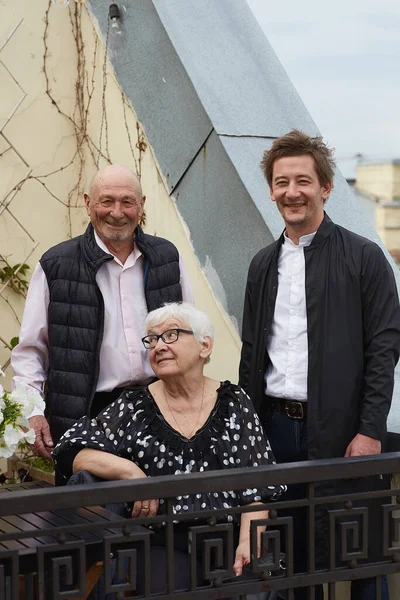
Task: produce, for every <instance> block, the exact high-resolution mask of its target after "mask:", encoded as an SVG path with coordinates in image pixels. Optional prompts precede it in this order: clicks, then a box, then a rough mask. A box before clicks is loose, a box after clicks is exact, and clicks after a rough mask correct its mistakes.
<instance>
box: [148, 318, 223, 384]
mask: <svg viewBox="0 0 400 600" xmlns="http://www.w3.org/2000/svg"><path fill="white" fill-rule="evenodd" d="M176 328H179V329H189V330H190V327H188V326H187V324H186V323H183V322H181V321H180V320H177V319H167V320H166V321H164V322H163V323H160V325H154V326H153V327H150V329H149V330H148V334H152V333H153V334H154V333H155V334H156V335H160V334H162V333H164V332H165V331H167V330H169V329H176ZM211 350H212V341H211V338H210V337H208V336H206V339H205V341H204V342H199V340H198V339H197V338H196V336H195V335H191V334H188V333H179V338H178V339H177V341H176V342H173V343H172V344H166V343H165V342H163V340H162V339H161V338H160V339H159V340H158V342H157V345H156V346H155V348H153V349H151V350H149V360H150V365H151V368H152V369H153V371H154V373H155V374H156V376H157V377H158V378H159V379H165V378H168V377H187V376H188V375H190V374H196V373H199V372H202V371H203V366H204V362H205V360H206V359H207V357H208V356H209V355H210V354H211Z"/></svg>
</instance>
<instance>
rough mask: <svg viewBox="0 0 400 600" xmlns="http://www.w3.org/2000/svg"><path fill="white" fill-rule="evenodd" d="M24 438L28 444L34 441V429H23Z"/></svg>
mask: <svg viewBox="0 0 400 600" xmlns="http://www.w3.org/2000/svg"><path fill="white" fill-rule="evenodd" d="M24 437H25V439H26V441H27V442H28V444H34V443H35V439H36V434H35V430H34V429H28V431H25V436H24Z"/></svg>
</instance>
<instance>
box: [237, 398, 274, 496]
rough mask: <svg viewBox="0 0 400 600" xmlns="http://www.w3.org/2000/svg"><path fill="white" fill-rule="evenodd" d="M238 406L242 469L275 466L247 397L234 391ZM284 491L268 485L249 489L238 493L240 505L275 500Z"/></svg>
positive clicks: (267, 443) (239, 451)
mask: <svg viewBox="0 0 400 600" xmlns="http://www.w3.org/2000/svg"><path fill="white" fill-rule="evenodd" d="M236 395H237V398H238V400H239V406H240V420H241V435H240V440H238V444H237V451H238V456H239V458H240V464H241V466H243V467H258V466H261V465H270V464H276V461H275V457H274V455H273V453H272V450H271V446H270V444H269V442H268V440H267V439H266V437H265V434H264V431H263V428H262V425H261V423H260V420H259V418H258V415H257V413H256V411H255V408H254V406H253V403H252V402H251V400H250V398H249V396H247V394H246V393H245V392H244V391H243V390H241V389H240V390H239V388H238V390H237V391H236ZM284 491H286V486H282V485H277V486H275V485H269V486H265V487H262V488H258V489H257V488H251V489H247V490H243V491H241V492H239V496H240V499H241V501H240V504H250V503H251V502H257V501H258V502H260V501H267V500H268V499H272V500H277V499H278V498H279V496H280V495H281V494H282V493H283V492H284Z"/></svg>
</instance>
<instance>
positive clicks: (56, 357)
mask: <svg viewBox="0 0 400 600" xmlns="http://www.w3.org/2000/svg"><path fill="white" fill-rule="evenodd" d="M135 242H136V244H137V246H138V248H139V250H140V251H141V252H142V254H143V256H144V259H145V269H144V282H143V284H144V291H145V297H146V303H147V308H148V310H149V312H150V311H151V310H154V309H155V308H159V307H160V306H162V305H163V304H164V303H165V302H179V301H181V300H182V290H181V286H180V270H179V254H178V250H177V249H176V248H175V246H174V245H173V244H172V243H171V242H169V241H168V240H164V239H162V238H158V237H155V236H152V235H146V234H145V233H143V231H142V230H141V228H140V227H137V229H136V231H135ZM108 260H112V256H111V255H110V254H107V253H105V252H103V250H101V248H99V246H98V245H97V243H96V240H95V237H94V230H93V226H92V225H91V224H89V226H88V228H87V229H86V232H85V233H84V234H83V235H81V236H78V237H76V238H73V239H72V240H68V241H66V242H62V243H61V244H58V245H57V246H54V247H53V248H50V250H48V251H47V252H46V253H45V254H44V255H43V256H42V258H41V259H40V264H41V266H42V268H43V271H44V273H45V275H46V278H47V282H48V286H49V293H50V304H49V310H48V324H49V341H48V346H49V365H48V378H47V389H46V411H47V412H46V414H47V417H48V419H49V422H50V428H51V433H52V436H53V440H54V442H56V441H58V439H59V438H60V437H61V435H62V434H63V433H64V431H66V430H67V429H68V428H69V427H71V426H72V425H73V423H74V422H75V421H76V420H77V419H79V418H80V417H82V416H83V415H85V414H90V406H91V403H92V400H93V396H94V394H95V392H96V386H97V380H98V376H99V366H100V365H99V355H100V346H101V342H102V339H103V329H104V301H103V297H102V295H101V293H100V290H99V288H98V286H97V283H96V273H97V271H98V270H99V269H100V267H101V266H102V265H103V264H104V263H105V262H106V261H108Z"/></svg>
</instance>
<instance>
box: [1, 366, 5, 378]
mask: <svg viewBox="0 0 400 600" xmlns="http://www.w3.org/2000/svg"><path fill="white" fill-rule="evenodd" d="M0 375H1V376H2V377H5V376H6V374H5V373H4V371H3V369H2V368H1V367H0Z"/></svg>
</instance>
